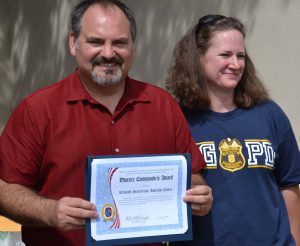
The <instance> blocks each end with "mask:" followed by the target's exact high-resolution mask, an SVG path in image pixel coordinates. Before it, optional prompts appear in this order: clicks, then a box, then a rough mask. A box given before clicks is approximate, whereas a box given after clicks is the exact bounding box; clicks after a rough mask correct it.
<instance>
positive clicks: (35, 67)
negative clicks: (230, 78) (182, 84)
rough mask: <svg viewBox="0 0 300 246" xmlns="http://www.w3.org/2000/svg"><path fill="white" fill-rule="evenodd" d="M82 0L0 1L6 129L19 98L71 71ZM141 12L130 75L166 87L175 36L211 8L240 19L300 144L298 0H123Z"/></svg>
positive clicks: (0, 115) (0, 101) (1, 107)
mask: <svg viewBox="0 0 300 246" xmlns="http://www.w3.org/2000/svg"><path fill="white" fill-rule="evenodd" d="M77 2H78V0H43V1H41V0H26V1H24V0H10V1H1V2H0V56H1V60H0V78H1V79H0V132H1V130H2V128H3V126H4V125H5V123H6V122H7V119H8V116H9V115H10V114H11V112H12V110H13V109H14V108H15V107H16V105H17V104H18V103H19V101H20V100H21V98H23V97H24V96H25V95H27V94H29V93H30V92H32V91H34V90H36V89H38V88H40V87H42V86H45V85H47V84H50V83H52V82H54V81H56V80H58V79H60V78H62V77H63V76H65V75H67V74H68V73H70V72H71V71H72V70H73V69H74V68H75V64H74V61H73V59H72V58H71V56H70V55H69V51H68V47H67V33H68V20H69V14H70V8H71V7H72V6H74V4H75V3H77ZM124 2H126V3H127V4H128V5H129V6H130V7H131V8H132V9H133V10H134V11H135V13H136V19H137V22H138V28H139V36H138V43H137V56H136V60H135V63H134V66H133V69H132V70H131V75H132V76H133V77H136V78H137V79H141V80H145V81H149V82H151V83H155V84H158V85H160V86H162V87H163V86H164V78H165V75H166V70H167V67H168V64H169V62H170V57H171V53H172V50H173V47H174V45H175V42H176V41H177V40H178V39H179V38H180V37H181V36H182V35H183V34H184V33H185V32H186V31H187V30H188V28H190V27H191V25H192V24H194V23H196V22H197V20H198V18H199V17H201V16H202V15H204V14H208V13H220V14H224V15H230V16H234V17H237V18H239V19H241V20H242V21H243V22H244V24H245V25H246V27H247V30H248V37H247V40H246V42H247V49H248V52H249V53H250V55H251V57H252V59H253V60H254V62H255V64H256V67H257V70H258V72H259V75H260V77H261V78H262V80H263V81H264V82H265V85H266V86H267V88H268V89H269V91H270V93H271V96H272V98H273V99H274V100H276V101H277V102H278V103H279V104H280V105H281V106H282V108H283V109H284V110H285V112H286V114H287V115H288V117H289V118H290V120H291V122H292V125H293V127H294V131H295V133H296V137H297V139H298V142H300V124H299V122H300V114H299V113H298V107H299V105H300V96H299V95H298V93H299V91H300V81H299V76H298V70H299V67H300V48H299V43H300V41H299V40H300V31H299V27H298V24H299V23H300V15H299V13H300V1H299V0H251V1H250V0H239V1H237V0H124Z"/></svg>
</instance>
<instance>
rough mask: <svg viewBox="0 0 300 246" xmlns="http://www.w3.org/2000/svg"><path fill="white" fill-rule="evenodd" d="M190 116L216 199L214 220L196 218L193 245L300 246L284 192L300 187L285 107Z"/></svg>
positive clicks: (270, 104) (298, 164) (299, 167)
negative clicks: (295, 239) (296, 245)
mask: <svg viewBox="0 0 300 246" xmlns="http://www.w3.org/2000/svg"><path fill="white" fill-rule="evenodd" d="M185 115H186V117H187V120H188V122H189V124H190V128H191V131H192V135H193V138H194V140H195V141H196V143H197V145H198V146H199V148H200V150H201V152H202V154H203V156H204V158H205V160H206V163H207V167H206V169H205V170H204V172H203V176H204V178H205V180H206V181H207V183H208V185H209V186H211V187H212V189H213V197H214V201H213V206H212V210H211V212H210V213H209V214H208V215H206V216H203V217H196V216H194V217H193V231H194V241H193V242H190V243H188V244H187V245H197V246H198V245H199V246H208V245H209V246H235V245H238V246H241V245H243V246H248V245H255V246H274V245H276V246H290V245H295V242H294V239H293V237H292V235H291V232H290V225H289V221H288V214H287V209H286V207H285V202H284V199H283V196H282V193H281V191H280V187H285V186H292V185H297V184H299V183H300V154H299V149H298V146H297V142H296V139H295V136H294V133H293V130H292V127H291V124H290V122H289V120H288V118H287V117H286V115H285V114H284V112H283V111H282V110H281V108H280V107H279V106H278V105H277V104H276V103H274V102H273V101H268V102H267V103H264V104H261V105H259V106H256V107H254V108H251V109H240V108H238V109H235V110H233V111H232V112H229V113H216V112H212V111H205V112H200V113H199V112H198V113H191V112H188V111H186V112H185ZM182 245H183V244H182Z"/></svg>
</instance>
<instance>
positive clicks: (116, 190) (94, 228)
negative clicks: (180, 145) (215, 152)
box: [86, 155, 191, 245]
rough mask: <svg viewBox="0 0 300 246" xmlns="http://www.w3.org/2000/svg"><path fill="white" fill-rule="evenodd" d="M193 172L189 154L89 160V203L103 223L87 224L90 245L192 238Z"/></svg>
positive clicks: (91, 158)
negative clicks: (187, 198) (187, 196)
mask: <svg viewBox="0 0 300 246" xmlns="http://www.w3.org/2000/svg"><path fill="white" fill-rule="evenodd" d="M190 172H191V171H190V160H189V156H188V155H159V156H127V157H109V158H108V157H90V158H89V160H88V166H87V184H86V185H87V198H88V199H89V200H90V201H91V202H92V203H94V204H95V205H96V207H97V211H98V213H99V218H98V219H96V220H91V221H90V222H88V223H87V245H93V244H95V245H104V243H105V245H121V244H129V243H142V242H143V243H146V242H155V241H172V240H185V239H191V226H190V224H191V223H190V222H191V221H190V219H191V209H190V207H189V205H187V204H186V203H185V202H183V199H182V197H183V196H184V194H185V192H186V190H187V189H188V188H189V187H190V177H191V173H190ZM97 243H98V244H97Z"/></svg>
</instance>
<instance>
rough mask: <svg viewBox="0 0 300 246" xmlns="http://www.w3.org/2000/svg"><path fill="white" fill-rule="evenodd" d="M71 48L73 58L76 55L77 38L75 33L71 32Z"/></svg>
mask: <svg viewBox="0 0 300 246" xmlns="http://www.w3.org/2000/svg"><path fill="white" fill-rule="evenodd" d="M69 47H70V53H71V55H72V56H75V55H76V38H75V34H74V32H72V31H71V32H70V34H69Z"/></svg>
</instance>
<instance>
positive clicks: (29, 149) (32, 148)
mask: <svg viewBox="0 0 300 246" xmlns="http://www.w3.org/2000/svg"><path fill="white" fill-rule="evenodd" d="M41 123H42V122H41V120H38V119H34V116H33V113H32V111H31V109H30V106H29V104H28V103H27V101H26V99H25V100H24V101H22V102H21V103H20V105H19V106H18V108H17V109H16V110H15V112H14V113H13V114H12V115H11V117H10V119H9V120H8V123H7V125H6V127H5V129H4V130H3V133H2V135H1V138H0V156H1V157H0V170H1V172H0V178H2V179H3V180H5V181H6V182H9V183H17V184H21V185H25V186H28V187H31V188H33V187H35V186H36V184H37V182H38V172H39V167H40V165H41V161H42V156H43V144H42V141H41V139H42V138H41V135H40V128H41ZM39 124H40V125H39Z"/></svg>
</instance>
